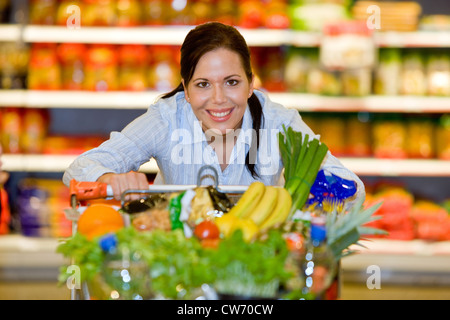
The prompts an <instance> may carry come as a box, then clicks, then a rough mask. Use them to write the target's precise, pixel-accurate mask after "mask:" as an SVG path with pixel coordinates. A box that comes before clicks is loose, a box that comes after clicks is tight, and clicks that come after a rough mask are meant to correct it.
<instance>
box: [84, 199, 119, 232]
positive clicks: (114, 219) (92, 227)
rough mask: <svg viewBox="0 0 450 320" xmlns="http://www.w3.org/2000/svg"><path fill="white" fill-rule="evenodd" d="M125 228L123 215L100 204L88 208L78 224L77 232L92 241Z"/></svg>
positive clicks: (110, 207)
mask: <svg viewBox="0 0 450 320" xmlns="http://www.w3.org/2000/svg"><path fill="white" fill-rule="evenodd" d="M123 227H124V221H123V218H122V216H121V214H120V213H119V212H118V211H117V210H116V209H114V208H113V207H112V206H109V205H106V204H99V203H95V204H91V205H90V206H88V207H87V208H86V210H84V212H83V213H82V214H81V216H80V218H79V219H78V223H77V231H78V232H79V233H80V234H82V235H84V236H86V237H87V238H88V239H90V240H92V239H93V238H94V237H98V236H101V235H104V234H106V233H108V232H114V231H117V230H119V229H121V228H123Z"/></svg>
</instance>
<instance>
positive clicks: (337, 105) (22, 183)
mask: <svg viewBox="0 0 450 320" xmlns="http://www.w3.org/2000/svg"><path fill="white" fill-rule="evenodd" d="M74 5H75V6H76V7H73V6H74ZM74 8H75V9H76V8H78V9H79V10H78V11H77V10H73V9H74ZM206 21H221V22H224V23H228V24H231V25H234V26H237V27H238V28H239V30H240V31H241V32H242V34H243V35H244V37H245V38H246V40H247V42H248V44H249V46H250V48H251V53H252V59H253V69H254V72H255V75H256V77H257V78H256V79H257V82H256V83H257V87H258V88H259V89H260V90H263V91H266V92H267V93H268V94H269V96H270V97H271V99H272V100H273V101H276V102H279V103H282V104H284V105H286V106H287V107H289V108H295V109H297V110H299V112H300V114H301V116H302V117H303V119H304V120H305V121H306V123H307V124H308V125H309V126H310V127H311V128H312V129H313V130H314V131H315V132H316V133H318V134H320V135H321V139H322V140H323V141H324V142H325V143H326V144H327V145H328V146H329V148H330V150H331V151H332V152H333V154H335V155H336V156H338V157H339V158H340V159H341V160H342V162H343V163H344V164H345V165H346V166H347V167H348V168H349V169H351V170H353V171H354V172H355V173H357V174H358V175H359V176H360V177H361V178H362V180H363V181H364V182H365V184H366V188H367V194H368V195H367V202H368V203H372V202H377V201H379V200H380V199H381V200H383V201H384V204H383V206H382V208H381V209H380V211H379V212H378V214H380V215H383V218H382V219H381V220H378V221H377V224H376V226H377V227H381V228H384V229H386V230H388V231H389V235H388V236H385V237H383V238H377V239H371V241H370V242H368V243H367V249H363V252H362V253H361V254H359V255H355V256H352V257H348V258H345V259H344V260H343V261H342V266H343V275H344V276H343V280H344V283H343V286H342V291H341V296H342V298H343V299H346V298H349V299H378V298H381V299H391V298H393V299H403V298H420V299H426V298H431V299H439V298H443V299H450V270H449V266H450V215H449V213H450V179H449V178H450V2H449V1H448V0H433V1H426V0H422V1H352V0H263V1H254V0H140V1H139V0H98V1H94V0H79V1H72V0H18V1H12V0H11V1H9V0H0V128H1V132H0V141H1V146H2V149H3V155H2V157H1V159H2V162H3V170H5V171H7V172H8V173H9V178H8V180H7V181H6V182H5V183H4V185H3V188H2V197H1V215H0V234H1V235H0V299H46V298H48V299H68V298H69V290H68V289H67V288H65V287H64V286H62V287H58V286H57V285H56V282H57V280H56V277H57V274H58V268H59V266H60V265H61V264H62V257H60V256H59V255H57V254H56V253H55V248H56V246H57V241H58V239H59V238H62V237H68V236H70V235H71V223H70V221H68V220H67V219H66V217H65V215H64V211H63V210H64V209H65V208H67V207H69V195H68V189H67V188H66V187H65V186H64V185H63V184H62V182H61V178H62V174H63V172H64V170H65V168H66V167H67V166H68V165H69V164H70V163H71V161H72V160H73V159H74V158H75V157H76V156H77V155H78V154H81V153H82V152H83V151H86V150H88V149H91V148H93V147H95V146H97V145H99V144H100V143H101V142H102V141H104V140H105V139H107V138H108V136H109V133H110V132H111V131H120V130H121V129H122V128H123V127H124V126H125V125H126V124H128V123H129V122H130V121H131V120H133V119H134V118H135V117H137V116H139V115H140V114H142V113H144V112H145V110H146V108H147V107H148V106H149V105H150V104H151V103H152V102H153V101H154V100H155V99H156V98H157V97H158V96H159V95H160V94H162V93H164V92H168V91H170V90H171V89H172V88H174V87H176V86H177V85H178V83H179V81H180V78H179V48H180V45H181V43H182V41H183V39H184V37H185V35H186V34H187V32H188V31H189V30H190V29H191V28H192V27H193V26H194V25H196V24H200V23H204V22H206ZM141 169H142V171H144V172H146V173H147V175H148V177H149V179H150V180H151V179H153V178H154V176H155V174H156V172H157V170H158V168H157V166H156V165H155V163H153V162H150V163H149V164H146V165H144V166H143V167H142V168H141ZM374 264H375V265H379V266H380V268H381V271H382V289H380V290H369V289H368V288H367V286H366V279H367V277H368V274H367V272H366V269H367V267H368V266H370V265H374Z"/></svg>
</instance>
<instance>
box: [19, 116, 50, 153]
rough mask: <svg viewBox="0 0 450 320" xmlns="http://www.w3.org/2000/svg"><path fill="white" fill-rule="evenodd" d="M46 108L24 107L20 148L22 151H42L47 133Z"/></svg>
mask: <svg viewBox="0 0 450 320" xmlns="http://www.w3.org/2000/svg"><path fill="white" fill-rule="evenodd" d="M48 120H49V114H48V110H47V109H26V110H24V113H23V119H22V132H21V135H20V150H21V151H22V152H24V153H42V151H43V150H44V143H45V137H46V135H47V126H48Z"/></svg>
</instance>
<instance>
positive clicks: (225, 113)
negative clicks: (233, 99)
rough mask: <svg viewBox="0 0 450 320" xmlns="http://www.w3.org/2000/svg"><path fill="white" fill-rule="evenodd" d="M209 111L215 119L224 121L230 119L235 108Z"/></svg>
mask: <svg viewBox="0 0 450 320" xmlns="http://www.w3.org/2000/svg"><path fill="white" fill-rule="evenodd" d="M207 112H208V114H209V116H210V117H211V119H213V120H214V121H217V122H223V121H227V120H228V119H230V117H231V113H232V112H233V108H231V109H226V110H207Z"/></svg>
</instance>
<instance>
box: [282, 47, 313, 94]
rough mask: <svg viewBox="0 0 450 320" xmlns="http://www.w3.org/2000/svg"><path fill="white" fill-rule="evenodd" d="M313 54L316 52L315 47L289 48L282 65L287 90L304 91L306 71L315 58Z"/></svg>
mask: <svg viewBox="0 0 450 320" xmlns="http://www.w3.org/2000/svg"><path fill="white" fill-rule="evenodd" d="M314 54H317V50H315V49H310V48H296V47H291V48H289V50H288V52H287V57H286V62H285V67H284V81H285V83H286V88H287V89H288V90H289V91H291V92H306V83H307V77H308V71H309V70H310V68H312V64H313V63H314V62H315V61H316V60H317V59H314Z"/></svg>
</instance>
